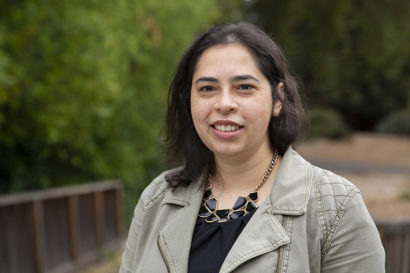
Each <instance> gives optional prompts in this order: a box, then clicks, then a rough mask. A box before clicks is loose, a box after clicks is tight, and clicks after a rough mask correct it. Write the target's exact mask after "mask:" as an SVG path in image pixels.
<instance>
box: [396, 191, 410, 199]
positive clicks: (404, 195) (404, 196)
mask: <svg viewBox="0 0 410 273" xmlns="http://www.w3.org/2000/svg"><path fill="white" fill-rule="evenodd" d="M399 200H402V201H410V192H409V191H403V192H401V193H400V195H399Z"/></svg>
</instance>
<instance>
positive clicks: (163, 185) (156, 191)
mask: <svg viewBox="0 0 410 273" xmlns="http://www.w3.org/2000/svg"><path fill="white" fill-rule="evenodd" d="M179 169H180V168H174V169H170V170H166V171H164V172H162V173H161V174H160V175H158V176H157V177H156V178H155V179H154V180H152V182H151V183H150V184H149V185H148V186H147V187H146V188H145V189H144V191H143V192H142V194H141V196H140V199H139V201H138V202H139V203H141V206H142V208H143V210H144V211H146V210H149V209H150V208H151V207H153V206H154V205H156V204H157V203H158V202H160V201H161V200H162V199H163V198H164V196H165V194H166V193H167V192H168V191H169V190H171V189H172V187H171V186H170V184H169V183H168V181H167V179H166V177H167V175H170V174H172V173H174V172H177V171H178V170H179Z"/></svg>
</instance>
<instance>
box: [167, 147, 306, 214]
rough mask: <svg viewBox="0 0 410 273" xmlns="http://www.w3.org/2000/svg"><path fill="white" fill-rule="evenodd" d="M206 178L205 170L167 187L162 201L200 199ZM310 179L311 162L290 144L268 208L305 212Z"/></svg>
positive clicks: (172, 202)
mask: <svg viewBox="0 0 410 273" xmlns="http://www.w3.org/2000/svg"><path fill="white" fill-rule="evenodd" d="M205 178H206V172H204V173H203V174H202V175H201V177H200V178H199V179H198V180H197V181H193V182H192V183H191V184H190V185H189V186H187V187H178V188H176V189H175V190H173V191H169V192H168V193H167V194H166V195H165V197H164V202H165V203H169V204H175V205H181V206H187V205H189V204H191V203H192V202H195V203H200V200H202V194H203V185H204V181H205ZM312 181H313V179H312V166H311V164H310V163H309V162H307V161H306V160H305V159H303V158H302V157H301V156H300V155H299V154H298V153H297V152H296V151H295V150H293V149H292V148H291V147H289V149H288V150H287V151H286V153H285V154H284V156H283V158H282V162H281V164H280V167H279V170H278V173H277V175H276V179H275V183H274V185H273V189H272V192H271V194H270V203H269V204H271V210H272V211H273V212H274V213H275V214H284V215H302V214H304V213H305V212H306V207H307V202H308V198H309V195H310V191H311V188H312ZM198 194H199V195H198ZM198 196H199V198H200V199H199V200H198ZM198 208H199V207H198Z"/></svg>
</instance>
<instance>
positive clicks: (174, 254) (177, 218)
mask: <svg viewBox="0 0 410 273" xmlns="http://www.w3.org/2000/svg"><path fill="white" fill-rule="evenodd" d="M201 185H202V183H199V182H198V183H196V182H194V183H191V184H190V185H189V186H188V187H178V188H176V189H175V191H174V192H169V193H168V194H167V195H166V196H165V198H164V202H165V205H171V206H175V205H176V206H181V209H180V210H179V211H178V212H177V213H176V214H175V215H173V216H172V217H173V219H171V221H170V222H169V224H167V225H166V226H165V227H164V228H163V229H162V230H161V232H160V233H159V235H158V246H159V248H160V251H161V254H162V256H163V258H164V260H165V263H166V264H167V267H168V270H169V272H172V273H183V272H187V270H188V259H189V251H190V249H191V240H192V234H193V232H194V228H195V222H196V219H197V216H198V211H199V208H200V206H201V201H202V197H203V187H202V186H201Z"/></svg>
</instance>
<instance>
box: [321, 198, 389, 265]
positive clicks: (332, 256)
mask: <svg viewBox="0 0 410 273" xmlns="http://www.w3.org/2000/svg"><path fill="white" fill-rule="evenodd" d="M339 216H340V218H337V217H335V220H334V221H333V225H332V227H331V228H330V230H329V232H330V235H331V243H330V245H329V248H328V249H327V250H326V251H325V254H324V256H323V257H322V258H323V259H322V270H321V272H324V273H330V272H331V273H344V272H346V273H347V272H349V273H350V272H355V273H360V272H363V273H364V272H366V273H367V272H371V273H382V272H385V264H384V263H385V253H384V249H383V246H382V243H381V241H380V236H379V233H378V231H377V228H376V226H375V224H374V222H373V220H372V218H371V217H370V215H369V213H368V211H367V209H366V206H365V205H364V202H363V200H362V198H361V195H360V194H359V193H358V194H356V195H354V196H353V197H352V199H351V201H350V203H349V204H348V205H347V207H346V209H345V210H344V211H341V213H340V215H339Z"/></svg>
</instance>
